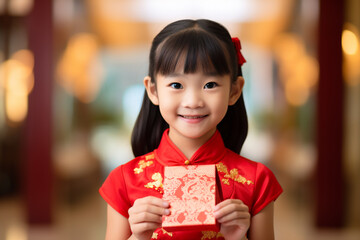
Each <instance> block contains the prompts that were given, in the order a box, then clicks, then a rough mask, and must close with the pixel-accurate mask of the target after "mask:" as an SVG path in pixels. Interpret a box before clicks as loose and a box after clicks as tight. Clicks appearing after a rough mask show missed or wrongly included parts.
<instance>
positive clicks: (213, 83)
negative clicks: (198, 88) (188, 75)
mask: <svg viewBox="0 0 360 240" xmlns="http://www.w3.org/2000/svg"><path fill="white" fill-rule="evenodd" d="M216 86H218V84H217V83H216V82H208V83H206V84H205V86H204V88H205V89H211V88H214V87H216Z"/></svg>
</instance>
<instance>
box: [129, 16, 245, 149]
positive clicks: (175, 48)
mask: <svg viewBox="0 0 360 240" xmlns="http://www.w3.org/2000/svg"><path fill="white" fill-rule="evenodd" d="M184 53H186V55H185V60H184V73H195V72H196V71H197V70H198V69H199V68H201V69H202V70H203V71H204V72H205V73H206V72H210V71H215V72H216V73H217V74H219V75H227V74H229V75H230V78H231V81H232V82H235V81H236V79H237V76H242V72H241V67H240V66H239V65H238V60H237V55H236V50H235V47H234V44H233V42H232V40H231V36H230V34H229V32H228V31H227V30H226V28H225V27H223V26H222V25H220V24H219V23H216V22H214V21H211V20H206V19H200V20H179V21H176V22H173V23H171V24H169V25H167V26H166V27H165V28H164V29H163V30H162V31H161V32H160V33H159V34H158V35H157V36H156V37H155V38H154V40H153V42H152V46H151V50H150V63H149V76H150V78H151V81H152V82H156V79H155V77H156V75H157V74H158V73H160V74H162V75H167V74H169V73H173V72H174V71H175V68H176V67H177V65H178V62H179V59H180V58H181V57H182V56H183V55H184ZM199 64H201V66H198V65H199ZM168 127H169V125H168V124H167V123H166V122H165V120H164V119H163V117H162V116H161V114H160V110H159V106H156V105H154V104H153V103H152V102H151V101H150V99H149V97H148V96H147V93H146V91H145V93H144V98H143V102H142V106H141V110H140V113H139V116H138V118H137V120H136V122H135V126H134V129H133V132H132V136H131V145H132V150H133V153H134V155H135V156H141V155H144V154H146V153H148V152H151V151H153V150H154V149H156V148H157V147H158V145H159V143H160V140H161V137H162V134H163V132H164V131H165V130H166V129H167V128H168ZM217 129H218V130H219V132H220V134H221V136H222V138H223V140H224V144H225V146H226V147H227V148H229V149H230V150H232V151H234V152H236V153H240V150H241V148H242V145H243V143H244V141H245V139H246V136H247V131H248V121H247V114H246V109H245V104H244V99H243V94H241V96H240V98H239V99H238V101H237V102H236V103H235V104H234V105H232V106H229V107H228V110H227V113H226V115H225V117H224V118H223V120H222V121H221V122H220V123H219V124H218V126H217Z"/></svg>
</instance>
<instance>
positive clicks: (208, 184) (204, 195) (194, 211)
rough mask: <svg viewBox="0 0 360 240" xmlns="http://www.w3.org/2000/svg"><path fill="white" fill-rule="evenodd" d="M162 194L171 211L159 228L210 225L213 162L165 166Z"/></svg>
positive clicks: (213, 218) (213, 223)
mask: <svg viewBox="0 0 360 240" xmlns="http://www.w3.org/2000/svg"><path fill="white" fill-rule="evenodd" d="M164 178H165V179H164V185H163V188H164V196H163V199H164V200H166V201H168V202H169V203H170V206H171V208H170V211H171V214H170V215H169V216H164V218H163V227H164V228H166V227H168V228H169V227H184V226H187V227H188V226H194V227H196V226H197V227H199V225H200V227H201V226H206V225H209V226H214V225H215V224H216V219H215V217H214V213H213V208H214V206H215V205H216V169H215V165H197V166H193V165H191V166H176V167H165V170H164Z"/></svg>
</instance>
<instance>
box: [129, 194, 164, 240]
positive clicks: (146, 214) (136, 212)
mask: <svg viewBox="0 0 360 240" xmlns="http://www.w3.org/2000/svg"><path fill="white" fill-rule="evenodd" d="M169 214H170V210H169V203H168V202H165V201H163V200H162V199H160V198H157V197H152V196H149V197H144V198H140V199H137V200H136V201H135V202H134V205H133V206H132V207H131V208H130V209H129V224H130V229H131V232H132V235H133V237H135V238H136V239H138V240H142V239H150V238H151V236H152V234H153V232H154V231H155V230H156V229H158V228H159V227H161V223H162V216H163V215H169Z"/></svg>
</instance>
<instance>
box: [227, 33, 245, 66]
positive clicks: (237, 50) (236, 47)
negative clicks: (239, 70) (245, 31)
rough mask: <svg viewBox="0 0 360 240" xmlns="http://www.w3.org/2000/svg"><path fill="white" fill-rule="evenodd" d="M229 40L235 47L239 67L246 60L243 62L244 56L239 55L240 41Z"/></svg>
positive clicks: (237, 39)
mask: <svg viewBox="0 0 360 240" xmlns="http://www.w3.org/2000/svg"><path fill="white" fill-rule="evenodd" d="M231 40H232V42H233V43H234V46H235V49H236V54H237V59H238V64H239V66H242V65H243V64H244V63H245V62H246V60H245V58H244V56H243V55H242V54H241V43H240V39H239V38H237V37H234V38H232V39H231Z"/></svg>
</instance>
